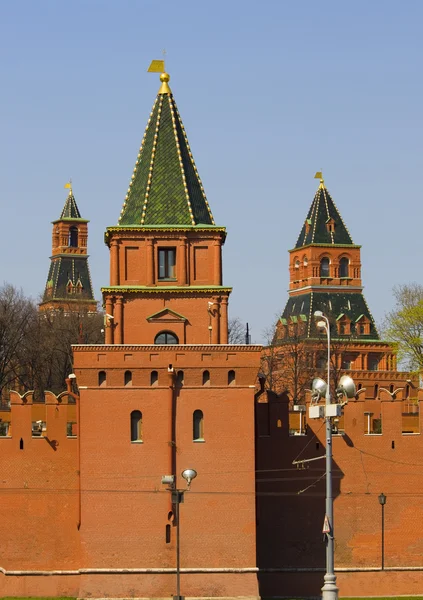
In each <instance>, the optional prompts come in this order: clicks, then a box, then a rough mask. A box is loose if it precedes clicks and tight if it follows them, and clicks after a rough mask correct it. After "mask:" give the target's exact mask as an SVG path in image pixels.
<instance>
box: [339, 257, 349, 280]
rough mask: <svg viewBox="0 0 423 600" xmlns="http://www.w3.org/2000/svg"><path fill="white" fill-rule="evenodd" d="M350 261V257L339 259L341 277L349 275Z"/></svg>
mask: <svg viewBox="0 0 423 600" xmlns="http://www.w3.org/2000/svg"><path fill="white" fill-rule="evenodd" d="M349 267H350V261H349V260H348V258H345V256H344V257H343V258H341V260H340V261H339V277H349Z"/></svg>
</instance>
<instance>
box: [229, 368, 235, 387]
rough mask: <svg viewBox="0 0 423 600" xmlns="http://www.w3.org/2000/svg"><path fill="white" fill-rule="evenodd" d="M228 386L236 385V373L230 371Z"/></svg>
mask: <svg viewBox="0 0 423 600" xmlns="http://www.w3.org/2000/svg"><path fill="white" fill-rule="evenodd" d="M228 385H235V371H232V370H231V371H228Z"/></svg>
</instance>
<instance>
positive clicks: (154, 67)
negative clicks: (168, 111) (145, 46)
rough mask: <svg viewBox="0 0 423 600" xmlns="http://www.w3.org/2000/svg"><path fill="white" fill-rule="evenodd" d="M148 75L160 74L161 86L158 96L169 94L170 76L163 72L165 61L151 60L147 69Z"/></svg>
mask: <svg viewBox="0 0 423 600" xmlns="http://www.w3.org/2000/svg"><path fill="white" fill-rule="evenodd" d="M147 72H148V73H160V74H161V75H160V81H161V82H162V85H161V86H160V89H159V94H171V93H172V92H171V89H170V87H169V85H168V84H169V80H170V75H169V73H166V71H165V61H164V60H152V61H151V64H150V66H149V67H148V69H147Z"/></svg>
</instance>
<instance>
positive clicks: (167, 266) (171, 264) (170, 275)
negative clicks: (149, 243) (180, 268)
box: [159, 248, 176, 279]
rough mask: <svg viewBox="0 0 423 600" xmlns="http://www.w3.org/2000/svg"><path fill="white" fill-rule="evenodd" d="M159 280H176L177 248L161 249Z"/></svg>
mask: <svg viewBox="0 0 423 600" xmlns="http://www.w3.org/2000/svg"><path fill="white" fill-rule="evenodd" d="M159 279H176V248H159Z"/></svg>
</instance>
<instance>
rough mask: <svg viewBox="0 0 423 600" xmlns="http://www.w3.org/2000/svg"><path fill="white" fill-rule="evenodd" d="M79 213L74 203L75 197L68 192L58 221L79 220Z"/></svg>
mask: <svg viewBox="0 0 423 600" xmlns="http://www.w3.org/2000/svg"><path fill="white" fill-rule="evenodd" d="M81 218H82V217H81V213H80V212H79V208H78V206H77V204H76V201H75V196H74V195H73V193H72V192H69V195H68V197H67V198H66V202H65V205H64V207H63V210H62V214H61V215H60V219H81Z"/></svg>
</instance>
